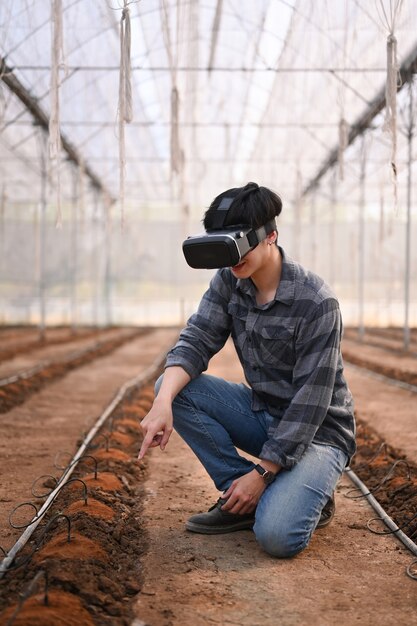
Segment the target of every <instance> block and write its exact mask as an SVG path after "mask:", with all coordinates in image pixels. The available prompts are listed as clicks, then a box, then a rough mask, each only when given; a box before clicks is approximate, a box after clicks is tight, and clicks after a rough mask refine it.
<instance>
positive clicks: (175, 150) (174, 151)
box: [160, 0, 183, 180]
mask: <svg viewBox="0 0 417 626" xmlns="http://www.w3.org/2000/svg"><path fill="white" fill-rule="evenodd" d="M160 13H161V22H162V35H163V40H164V44H165V50H166V53H167V56H168V63H169V68H170V72H171V137H170V142H171V145H170V153H171V163H170V166H171V180H172V175H173V174H176V175H178V174H180V172H181V168H182V162H183V152H182V149H181V141H180V129H179V110H180V95H179V90H178V85H177V69H176V68H177V61H178V50H177V54H176V55H175V58H174V54H173V46H172V40H171V30H170V26H169V14H168V7H167V4H166V1H165V0H160ZM177 17H178V6H177ZM177 25H178V24H177ZM177 30H178V29H177ZM177 44H178V41H177Z"/></svg>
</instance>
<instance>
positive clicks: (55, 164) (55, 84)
mask: <svg viewBox="0 0 417 626" xmlns="http://www.w3.org/2000/svg"><path fill="white" fill-rule="evenodd" d="M51 24H52V49H51V82H50V94H51V115H50V118H49V158H50V166H51V170H53V169H55V173H56V176H55V178H56V203H57V217H56V226H57V228H61V226H62V210H61V171H60V170H61V167H60V166H61V163H60V154H61V134H60V118H59V114H60V110H59V70H60V63H61V59H62V58H63V28H62V0H51Z"/></svg>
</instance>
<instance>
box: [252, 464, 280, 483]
mask: <svg viewBox="0 0 417 626" xmlns="http://www.w3.org/2000/svg"><path fill="white" fill-rule="evenodd" d="M255 469H256V471H257V472H259V474H260V475H261V476H262V478H263V479H264V483H265V485H270V484H271V483H273V482H274V480H275V478H276V477H277V475H276V474H274V472H270V471H269V470H266V469H264V468H263V467H262V465H255Z"/></svg>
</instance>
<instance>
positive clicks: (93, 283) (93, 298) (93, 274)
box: [91, 187, 100, 328]
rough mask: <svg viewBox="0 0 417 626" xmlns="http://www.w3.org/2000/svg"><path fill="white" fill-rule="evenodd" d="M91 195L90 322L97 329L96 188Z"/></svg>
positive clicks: (98, 263)
mask: <svg viewBox="0 0 417 626" xmlns="http://www.w3.org/2000/svg"><path fill="white" fill-rule="evenodd" d="M92 193H93V213H92V216H91V229H92V241H93V245H92V253H91V321H92V324H93V326H94V327H95V328H97V327H98V310H99V284H100V262H99V259H100V256H99V253H98V251H99V244H98V239H99V237H98V233H99V202H98V198H99V191H98V189H97V188H96V187H93V189H92Z"/></svg>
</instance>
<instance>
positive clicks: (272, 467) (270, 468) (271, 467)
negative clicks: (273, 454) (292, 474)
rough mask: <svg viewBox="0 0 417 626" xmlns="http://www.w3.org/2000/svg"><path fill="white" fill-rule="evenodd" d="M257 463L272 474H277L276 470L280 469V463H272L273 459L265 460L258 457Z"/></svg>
mask: <svg viewBox="0 0 417 626" xmlns="http://www.w3.org/2000/svg"><path fill="white" fill-rule="evenodd" d="M259 465H260V466H261V467H263V468H264V469H265V470H266V471H267V472H273V473H274V474H278V472H279V471H280V470H281V469H282V468H281V465H279V464H278V463H274V462H273V461H267V460H266V459H259Z"/></svg>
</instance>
